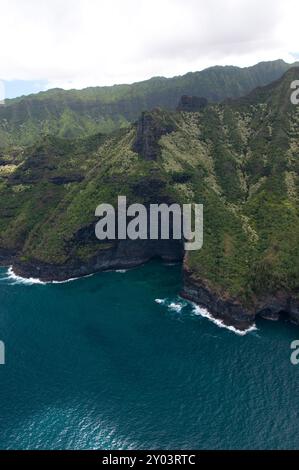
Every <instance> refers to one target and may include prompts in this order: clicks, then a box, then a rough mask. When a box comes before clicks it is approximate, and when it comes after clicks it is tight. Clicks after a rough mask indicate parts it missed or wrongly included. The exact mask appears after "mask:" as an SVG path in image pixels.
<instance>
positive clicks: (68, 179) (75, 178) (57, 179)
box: [49, 175, 84, 184]
mask: <svg viewBox="0 0 299 470" xmlns="http://www.w3.org/2000/svg"><path fill="white" fill-rule="evenodd" d="M49 180H50V182H51V183H53V184H67V183H81V181H83V180H84V176H82V175H68V176H53V177H51V178H50V179H49Z"/></svg>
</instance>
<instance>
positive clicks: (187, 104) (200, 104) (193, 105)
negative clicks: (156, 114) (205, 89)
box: [176, 95, 208, 113]
mask: <svg viewBox="0 0 299 470" xmlns="http://www.w3.org/2000/svg"><path fill="white" fill-rule="evenodd" d="M207 105H208V100H207V99H206V98H200V97H198V96H187V95H183V96H182V97H181V99H180V101H179V104H178V106H177V108H176V110H177V111H185V112H188V113H194V112H196V111H201V110H202V109H204V108H205V107H206V106H207Z"/></svg>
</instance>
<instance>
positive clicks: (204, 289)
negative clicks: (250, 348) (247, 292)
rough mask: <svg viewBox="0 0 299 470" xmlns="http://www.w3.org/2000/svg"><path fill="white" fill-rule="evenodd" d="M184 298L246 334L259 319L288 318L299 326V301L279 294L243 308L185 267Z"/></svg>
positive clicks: (275, 319) (182, 293) (274, 319)
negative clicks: (196, 277)
mask: <svg viewBox="0 0 299 470" xmlns="http://www.w3.org/2000/svg"><path fill="white" fill-rule="evenodd" d="M181 295H182V297H184V298H186V299H188V300H190V301H192V302H195V303H196V304H198V305H199V306H201V307H203V308H206V309H207V310H208V311H209V313H211V314H212V315H213V316H214V317H215V318H218V319H220V320H222V321H223V323H225V324H226V325H231V326H234V327H235V328H237V329H239V330H246V329H248V328H249V327H250V326H252V325H253V323H254V321H255V320H256V318H259V317H261V318H263V319H265V320H272V321H277V320H279V319H280V318H285V319H288V320H290V321H292V322H293V323H296V324H298V325H299V301H298V300H297V299H294V298H292V297H288V296H286V294H285V293H277V294H276V295H275V296H269V297H268V298H264V299H259V300H258V301H257V302H256V305H255V306H253V307H251V308H248V307H244V306H243V305H242V304H241V303H240V302H238V301H236V300H235V299H229V298H226V299H224V298H222V297H221V296H220V295H219V294H218V293H216V292H215V291H213V290H212V289H211V288H210V287H209V286H208V285H207V284H206V283H205V282H204V281H203V280H200V279H194V277H193V275H192V272H191V271H190V270H189V269H188V266H187V264H186V263H184V284H183V290H182V292H181Z"/></svg>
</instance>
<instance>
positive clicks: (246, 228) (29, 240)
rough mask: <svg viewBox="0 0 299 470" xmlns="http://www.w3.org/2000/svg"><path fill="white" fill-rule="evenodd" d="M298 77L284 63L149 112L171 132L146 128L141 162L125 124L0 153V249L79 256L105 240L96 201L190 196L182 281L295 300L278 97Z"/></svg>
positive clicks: (293, 145) (284, 116)
mask: <svg viewBox="0 0 299 470" xmlns="http://www.w3.org/2000/svg"><path fill="white" fill-rule="evenodd" d="M298 78H299V69H297V68H293V69H291V70H289V71H288V72H287V73H286V74H285V75H284V77H283V78H282V79H281V80H279V81H277V82H275V83H273V84H271V85H268V86H266V87H264V88H259V89H257V90H255V91H253V92H252V93H250V95H248V96H246V97H245V98H240V99H236V100H229V101H227V102H225V103H222V104H217V103H216V104H211V105H209V106H208V107H206V108H205V109H203V110H202V111H201V112H198V113H178V112H173V111H163V110H155V111H154V112H153V113H152V114H151V116H152V119H151V121H150V123H151V129H153V130H154V131H153V132H156V129H157V128H158V127H159V125H163V128H164V127H166V128H167V126H168V124H169V126H170V127H171V129H173V130H172V132H168V133H166V134H163V133H162V134H163V135H162V134H161V133H160V134H159V133H158V134H157V135H158V144H159V147H160V151H159V152H158V153H157V155H156V158H155V159H152V160H147V159H146V158H144V156H141V155H139V154H138V153H136V152H135V151H133V148H135V147H134V145H135V143H136V139H137V129H138V126H136V125H131V126H129V127H128V128H125V129H120V130H117V131H115V132H113V133H111V134H110V135H103V134H95V135H93V136H90V137H85V138H83V139H73V140H67V139H62V138H60V137H53V136H52V137H50V136H48V137H46V138H43V139H40V140H39V141H37V142H36V143H35V144H34V145H32V146H30V147H27V148H26V149H22V148H14V149H13V150H11V151H9V150H7V151H6V153H4V154H3V155H2V156H1V158H2V163H1V166H0V169H1V171H0V248H2V249H7V250H13V251H14V252H18V254H19V259H20V260H23V261H26V262H28V261H30V260H35V261H36V262H41V263H42V262H47V263H51V264H58V265H61V264H64V263H67V261H68V260H69V259H72V258H76V259H78V260H80V262H83V263H84V262H85V261H87V260H89V259H90V258H92V257H93V256H94V255H95V254H96V253H97V252H98V251H99V250H105V249H109V248H110V247H111V244H108V245H107V244H100V243H99V242H98V241H97V240H96V239H95V236H94V225H95V222H96V219H95V216H94V212H95V208H96V206H97V205H98V204H100V203H102V202H110V203H112V204H116V202H117V196H118V195H122V194H123V195H126V196H127V198H128V202H129V203H130V202H145V203H149V202H163V201H168V202H172V201H173V202H174V201H177V202H179V203H188V202H192V201H193V202H197V203H203V204H204V246H203V249H202V250H200V251H195V252H189V253H188V256H187V263H188V266H189V268H190V269H191V272H192V276H193V277H194V279H203V280H204V281H205V282H206V283H207V284H208V285H210V286H211V287H212V288H213V290H214V291H216V292H218V293H219V294H220V295H221V296H222V297H230V298H231V297H233V298H238V299H239V300H241V301H242V302H243V303H244V304H246V305H248V306H250V305H252V304H254V303H255V302H256V300H257V299H258V298H260V297H261V296H264V295H268V294H272V293H276V292H277V291H283V292H289V293H291V294H292V295H293V296H298V293H299V245H298V240H299V213H298V212H299V211H298V198H299V176H298V175H299V163H298V162H299V158H298V157H299V127H298V124H299V111H298V107H296V106H294V105H292V104H291V102H290V93H291V90H290V83H291V81H293V80H295V79H298ZM53 93H54V92H53ZM57 93H59V92H57ZM90 93H91V91H90ZM107 93H108V90H107ZM40 99H42V98H40ZM153 122H154V124H155V125H153ZM161 135H162V137H161ZM138 137H139V138H142V135H141V136H138ZM152 137H153V138H154V137H155V136H152Z"/></svg>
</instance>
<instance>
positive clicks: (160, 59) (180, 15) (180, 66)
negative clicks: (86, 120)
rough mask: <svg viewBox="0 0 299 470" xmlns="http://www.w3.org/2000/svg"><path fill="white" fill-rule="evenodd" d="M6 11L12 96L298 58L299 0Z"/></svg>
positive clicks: (47, 4)
mask: <svg viewBox="0 0 299 470" xmlns="http://www.w3.org/2000/svg"><path fill="white" fill-rule="evenodd" d="M0 15H1V27H0V41H1V47H0V80H1V81H2V86H1V85H0V95H1V93H2V94H3V93H5V97H13V96H19V95H21V94H28V93H31V92H37V91H39V90H46V89H49V88H55V87H60V88H65V89H70V88H84V87H87V86H103V85H113V84H116V83H133V82H136V81H141V80H145V79H148V78H150V77H153V76H166V77H172V76H174V75H182V74H184V73H187V72H189V71H197V70H202V69H204V68H206V67H209V66H213V65H238V66H241V67H244V66H249V65H254V64H255V63H257V62H260V61H264V60H275V59H278V58H281V59H284V60H285V61H287V62H293V61H294V60H296V59H299V40H298V39H299V38H298V36H299V27H298V26H299V25H298V23H299V1H298V0H283V1H281V0H0ZM1 90H4V91H2V92H1ZM0 99H1V96H0Z"/></svg>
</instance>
